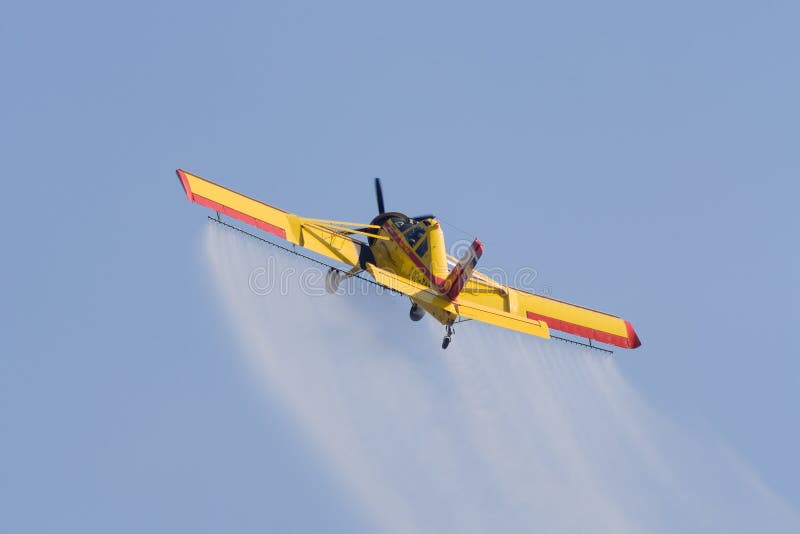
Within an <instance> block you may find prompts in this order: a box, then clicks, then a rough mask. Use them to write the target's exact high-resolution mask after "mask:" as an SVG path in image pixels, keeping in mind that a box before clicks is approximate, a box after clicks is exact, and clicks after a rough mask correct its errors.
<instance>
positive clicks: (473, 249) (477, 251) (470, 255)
mask: <svg viewBox="0 0 800 534" xmlns="http://www.w3.org/2000/svg"><path fill="white" fill-rule="evenodd" d="M482 254H483V244H482V243H481V242H480V241H478V240H477V239H476V240H475V241H473V242H472V245H470V247H469V248H468V249H467V250H466V251H464V254H462V255H461V259H460V260H459V262H458V263H457V264H456V265H455V266H454V267H453V270H452V271H450V274H448V275H447V278H446V279H445V281H444V283H443V284H442V287H441V290H442V293H444V294H445V295H447V298H449V299H450V300H453V299H455V298H456V297H457V296H458V294H459V293H461V290H462V289H463V288H464V284H466V283H467V280H469V277H470V276H472V270H473V269H474V268H475V265H477V263H478V258H480V257H481V255H482Z"/></svg>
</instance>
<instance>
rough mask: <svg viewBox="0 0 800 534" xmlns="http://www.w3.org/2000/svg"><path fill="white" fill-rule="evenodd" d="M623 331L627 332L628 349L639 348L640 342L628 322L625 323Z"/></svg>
mask: <svg viewBox="0 0 800 534" xmlns="http://www.w3.org/2000/svg"><path fill="white" fill-rule="evenodd" d="M625 329H626V330H627V331H628V348H629V349H635V348H636V347H640V346H641V345H642V342H641V341H640V340H639V336H638V335H636V330H634V329H633V325H632V324H631V322H630V321H625Z"/></svg>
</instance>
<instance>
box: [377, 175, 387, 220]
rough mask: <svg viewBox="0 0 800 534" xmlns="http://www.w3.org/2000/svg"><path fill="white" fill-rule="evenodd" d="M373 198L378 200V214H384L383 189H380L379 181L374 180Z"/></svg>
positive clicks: (378, 179)
mask: <svg viewBox="0 0 800 534" xmlns="http://www.w3.org/2000/svg"><path fill="white" fill-rule="evenodd" d="M375 196H376V197H377V199H378V214H379V215H380V214H382V213H386V210H385V209H384V208H383V189H381V179H380V178H375Z"/></svg>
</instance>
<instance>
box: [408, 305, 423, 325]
mask: <svg viewBox="0 0 800 534" xmlns="http://www.w3.org/2000/svg"><path fill="white" fill-rule="evenodd" d="M424 316H425V310H423V309H422V306H420V305H419V304H417V303H416V302H415V303H413V304H412V305H411V310H409V312H408V317H409V318H410V319H411V320H412V321H419V320H420V319H422V318H423V317H424Z"/></svg>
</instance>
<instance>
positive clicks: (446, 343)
mask: <svg viewBox="0 0 800 534" xmlns="http://www.w3.org/2000/svg"><path fill="white" fill-rule="evenodd" d="M449 345H450V336H444V339H443V340H442V349H446V348H447V347H448V346H449Z"/></svg>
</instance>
